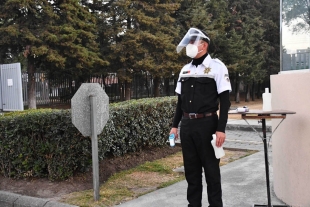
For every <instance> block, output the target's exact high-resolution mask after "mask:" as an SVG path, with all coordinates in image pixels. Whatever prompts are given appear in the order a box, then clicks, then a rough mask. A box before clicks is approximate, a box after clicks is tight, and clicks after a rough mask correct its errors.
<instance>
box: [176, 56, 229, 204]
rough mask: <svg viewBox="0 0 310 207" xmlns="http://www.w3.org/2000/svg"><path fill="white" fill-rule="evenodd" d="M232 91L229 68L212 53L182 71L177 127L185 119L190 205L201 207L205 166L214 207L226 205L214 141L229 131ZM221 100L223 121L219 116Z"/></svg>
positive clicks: (183, 131) (183, 132)
mask: <svg viewBox="0 0 310 207" xmlns="http://www.w3.org/2000/svg"><path fill="white" fill-rule="evenodd" d="M229 91H231V85H230V82H229V77H228V71H227V68H226V66H225V65H224V64H223V63H222V62H221V61H220V60H218V59H211V57H210V55H208V54H205V55H204V56H202V57H200V58H198V59H193V61H192V62H191V63H190V64H187V65H185V66H184V67H183V68H182V70H181V73H180V76H179V80H178V84H177V88H176V92H177V93H178V103H177V109H176V113H175V117H174V122H173V127H175V128H177V127H178V124H179V121H180V120H181V119H182V121H181V131H180V137H181V145H182V152H183V159H184V168H185V177H186V180H187V182H188V189H187V199H188V202H189V205H188V206H191V207H198V206H201V199H202V167H203V168H204V173H205V178H206V182H207V186H208V187H207V191H208V200H209V204H210V206H212V207H215V206H216V207H222V206H223V203H222V189H221V175H220V168H219V162H220V159H216V157H215V154H214V150H213V147H212V145H211V140H212V134H215V132H216V131H220V132H225V127H226V123H227V118H228V110H229V107H230V101H229ZM219 101H220V103H221V104H220V105H221V109H220V118H218V115H217V113H216V111H217V110H218V109H219V107H218V105H219Z"/></svg>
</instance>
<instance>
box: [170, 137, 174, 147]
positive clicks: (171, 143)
mask: <svg viewBox="0 0 310 207" xmlns="http://www.w3.org/2000/svg"><path fill="white" fill-rule="evenodd" d="M174 138H175V135H174V134H170V135H169V142H170V147H174V146H175V141H174Z"/></svg>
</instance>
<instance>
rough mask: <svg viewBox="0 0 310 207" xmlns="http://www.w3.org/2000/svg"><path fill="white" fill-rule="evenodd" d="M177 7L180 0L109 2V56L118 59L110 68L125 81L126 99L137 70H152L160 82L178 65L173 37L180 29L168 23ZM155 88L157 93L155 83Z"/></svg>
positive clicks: (156, 81)
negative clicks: (173, 27) (160, 79)
mask: <svg viewBox="0 0 310 207" xmlns="http://www.w3.org/2000/svg"><path fill="white" fill-rule="evenodd" d="M177 7H178V4H177V1H159V0H152V1H147V2H146V1H129V0H121V1H115V2H113V3H111V6H109V11H108V12H109V13H107V15H109V16H110V18H109V19H108V18H106V19H107V22H108V23H107V25H109V27H110V28H109V29H108V30H107V32H106V34H109V37H110V49H111V50H110V51H111V54H110V55H109V60H110V61H111V62H113V63H115V64H113V65H111V68H113V70H114V71H117V73H118V77H119V78H120V80H121V81H122V82H123V83H124V84H125V88H126V92H125V94H126V95H125V99H126V100H128V99H130V93H131V92H130V88H131V82H132V78H133V75H134V74H135V73H140V72H141V71H144V72H148V73H151V74H152V75H153V77H155V83H158V78H160V77H165V76H169V75H170V76H171V74H172V72H173V71H175V70H176V68H178V67H176V65H177V63H176V62H177V61H175V60H176V58H175V54H174V53H175V52H174V51H175V47H176V45H175V44H174V41H173V40H174V38H175V36H176V34H177V31H178V30H177V29H171V28H170V27H169V25H172V23H173V21H174V19H173V18H171V16H170V15H171V13H173V12H174V11H175V10H176V9H177ZM115 25H117V26H115ZM154 91H155V94H154V96H158V87H157V86H156V84H155V90H154Z"/></svg>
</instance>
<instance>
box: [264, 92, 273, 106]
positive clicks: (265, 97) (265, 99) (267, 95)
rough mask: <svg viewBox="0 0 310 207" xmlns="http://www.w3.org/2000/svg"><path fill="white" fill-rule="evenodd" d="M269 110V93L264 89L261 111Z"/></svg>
mask: <svg viewBox="0 0 310 207" xmlns="http://www.w3.org/2000/svg"><path fill="white" fill-rule="evenodd" d="M271 110H272V109H271V93H269V88H265V93H263V111H271Z"/></svg>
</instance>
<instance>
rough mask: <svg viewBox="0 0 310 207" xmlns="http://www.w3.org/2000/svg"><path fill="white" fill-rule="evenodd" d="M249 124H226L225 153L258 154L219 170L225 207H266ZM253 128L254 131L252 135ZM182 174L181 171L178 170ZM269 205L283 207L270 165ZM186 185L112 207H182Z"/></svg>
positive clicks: (24, 202)
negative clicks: (243, 151)
mask: <svg viewBox="0 0 310 207" xmlns="http://www.w3.org/2000/svg"><path fill="white" fill-rule="evenodd" d="M249 124H250V125H251V127H250V126H249V125H248V123H246V122H245V121H244V120H228V123H227V128H226V136H227V138H226V142H225V144H224V149H225V148H226V149H250V150H258V151H259V152H258V153H255V154H253V155H250V156H248V157H245V158H242V159H239V160H237V161H234V162H232V163H229V164H227V165H224V166H222V167H221V174H222V188H223V202H224V206H225V207H246V206H248V207H250V206H254V204H259V205H262V206H263V205H266V204H267V188H266V174H265V162H264V152H263V149H264V147H263V143H262V140H261V137H260V136H261V135H260V134H261V123H258V122H257V120H250V121H249ZM266 125H267V131H269V132H268V133H267V138H268V137H269V136H270V131H271V126H270V125H271V123H270V121H267V122H266ZM253 128H254V129H255V130H256V131H257V132H255V131H254V130H253ZM268 141H269V142H268V143H269V150H268V152H269V163H271V162H272V157H271V145H272V143H271V140H270V139H268ZM179 170H182V169H179ZM269 170H270V184H271V201H272V204H273V205H276V206H285V205H284V203H283V202H281V201H280V200H279V199H278V198H277V197H276V195H275V194H274V191H273V186H272V183H273V182H272V180H273V177H272V165H269ZM186 188H187V183H186V181H181V182H178V183H176V184H174V185H171V186H168V187H166V188H162V189H159V190H156V191H154V192H151V193H148V194H146V195H143V196H141V197H139V198H137V199H134V200H131V201H128V202H126V203H122V204H119V205H116V206H115V207H158V206H161V207H181V206H183V207H185V206H187V200H186ZM7 206H10V207H11V206H14V207H73V206H72V205H68V204H63V203H58V202H55V201H49V200H46V199H41V198H34V197H29V196H22V195H18V194H14V193H9V192H4V191H0V207H7ZM207 206H208V201H207V193H206V184H205V182H204V192H203V205H202V207H207Z"/></svg>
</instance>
